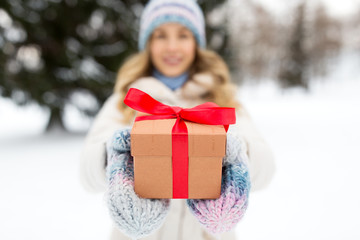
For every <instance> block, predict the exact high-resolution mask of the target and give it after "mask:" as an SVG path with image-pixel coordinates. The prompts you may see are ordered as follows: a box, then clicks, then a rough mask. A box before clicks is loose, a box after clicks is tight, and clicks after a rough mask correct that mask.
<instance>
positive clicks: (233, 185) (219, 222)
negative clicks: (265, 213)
mask: <svg viewBox="0 0 360 240" xmlns="http://www.w3.org/2000/svg"><path fill="white" fill-rule="evenodd" d="M249 192H250V176H249V172H248V157H247V155H246V145H245V142H244V141H243V140H242V139H241V138H240V137H239V136H237V135H234V134H231V133H228V134H227V145H226V156H225V157H224V158H223V168H222V180H221V195H220V197H219V198H218V199H188V200H187V206H188V207H189V209H190V212H191V213H192V214H193V215H194V216H195V217H196V218H197V220H198V221H199V222H200V223H201V225H202V226H203V227H205V229H206V230H207V231H208V232H209V233H211V234H213V235H215V236H217V235H219V234H221V233H223V232H227V231H230V230H231V229H232V228H234V227H235V225H236V224H237V223H238V222H239V221H240V220H241V219H242V217H243V215H244V213H245V211H246V209H247V206H248V198H249Z"/></svg>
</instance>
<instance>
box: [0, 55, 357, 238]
mask: <svg viewBox="0 0 360 240" xmlns="http://www.w3.org/2000/svg"><path fill="white" fill-rule="evenodd" d="M359 63H360V58H359V56H356V55H347V56H346V57H344V58H343V59H342V61H341V62H340V64H337V65H336V66H334V68H333V69H334V70H333V72H332V74H331V75H330V76H329V77H328V78H327V79H323V80H320V79H317V80H316V81H315V82H314V83H313V84H312V85H311V91H310V92H304V91H302V90H301V89H297V88H295V89H292V90H289V91H282V90H279V88H278V87H277V86H276V84H274V83H273V82H271V81H264V82H263V83H261V84H260V85H252V84H250V83H248V84H246V85H245V86H243V87H242V88H241V90H240V93H239V98H240V99H241V101H242V102H243V103H244V105H245V106H246V107H247V109H248V110H249V111H250V114H251V116H252V118H253V120H254V121H255V123H256V125H257V127H258V129H259V131H260V132H261V133H262V135H263V136H264V138H265V139H266V141H267V142H268V143H269V144H270V146H271V148H272V149H273V151H274V155H275V158H276V164H277V172H276V175H275V178H274V179H273V181H272V182H271V183H270V185H269V186H268V188H266V189H264V190H262V191H259V192H254V193H252V194H251V196H250V205H249V209H248V212H247V214H246V215H245V217H244V219H243V220H242V221H241V222H240V223H239V225H238V226H237V229H236V232H237V234H238V237H239V239H243V240H255V239H277V240H279V239H284V240H288V239H292V240H296V239H304V238H306V239H360V231H359V230H358V224H359V222H358V216H359V215H360V204H359V203H360V190H359V186H358V185H359V182H360V175H359V174H358V169H360V153H359V151H358V147H359V145H360V128H359V125H358V124H359V123H360V111H359V109H360V108H359V107H360V106H359V105H360V95H359V90H360V70H359V69H358V66H359ZM47 114H48V113H47V112H46V111H45V110H43V109H41V108H39V107H37V106H35V105H30V106H28V107H26V108H19V107H16V106H15V105H14V104H13V103H12V102H10V101H9V100H7V99H0V189H1V196H0V213H1V214H0V224H1V230H0V239H12V240H15V239H16V240H17V239H19V240H20V239H36V240H42V239H46V240H47V239H88V240H91V239H106V236H108V235H109V233H110V228H111V224H112V223H111V221H110V218H109V216H108V213H107V209H106V206H105V204H104V200H103V195H102V194H101V193H100V194H90V193H87V192H85V191H84V190H83V189H82V187H81V185H80V183H79V180H78V170H79V168H78V164H79V162H78V158H79V154H80V149H81V146H82V144H83V141H84V136H85V135H84V133H82V132H83V131H84V128H85V127H84V126H86V128H87V127H88V123H87V122H85V125H81V124H80V123H81V122H82V121H81V115H79V114H76V113H75V111H74V110H73V109H72V110H69V111H68V113H67V114H68V115H67V117H66V119H67V120H66V121H67V124H68V126H72V130H76V129H77V130H79V131H77V132H75V133H62V132H57V133H51V134H42V130H43V128H44V125H45V124H46V117H47Z"/></svg>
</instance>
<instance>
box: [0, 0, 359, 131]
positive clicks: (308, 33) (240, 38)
mask: <svg viewBox="0 0 360 240" xmlns="http://www.w3.org/2000/svg"><path fill="white" fill-rule="evenodd" d="M146 2H147V0H1V1H0V47H1V51H0V94H1V96H3V97H7V98H11V99H12V100H13V101H15V102H16V103H17V104H19V105H25V104H27V103H29V102H36V103H37V104H39V105H40V106H43V107H45V108H48V109H49V113H50V114H49V121H48V125H47V130H51V129H53V128H55V127H59V126H60V127H61V128H64V124H63V115H64V109H65V107H66V106H67V105H73V106H75V107H76V108H77V109H78V110H79V111H80V112H82V113H83V114H86V115H88V116H94V115H95V114H96V113H97V111H98V110H99V108H100V106H101V105H102V103H103V102H104V101H105V100H106V98H107V97H108V96H109V95H110V94H111V92H112V89H113V85H114V82H115V76H116V72H117V70H118V68H119V67H120V65H121V64H122V62H123V61H124V59H126V58H127V57H129V56H130V55H131V54H133V53H135V52H136V51H137V37H138V30H137V29H138V26H139V20H140V16H141V13H142V11H143V8H144V5H145V4H146ZM198 3H199V4H200V6H201V8H202V9H203V11H204V12H205V15H206V22H207V29H206V31H207V32H206V33H207V42H208V48H210V49H213V50H215V51H216V52H218V53H219V54H220V55H222V56H223V57H224V59H225V60H226V62H227V63H228V65H229V67H230V70H231V72H232V75H233V79H234V81H235V82H236V83H238V84H241V83H244V82H246V81H254V82H256V81H262V80H264V79H271V80H275V81H277V82H278V83H279V85H280V86H282V87H284V88H289V87H302V88H304V89H307V88H308V86H309V81H310V80H312V79H314V78H317V77H323V78H325V77H326V74H327V73H328V70H329V68H331V66H332V64H334V63H336V59H337V58H338V56H339V54H340V52H341V49H343V48H351V49H354V50H355V51H358V52H360V41H359V38H354V36H358V35H359V34H357V35H356V34H354V33H356V32H357V33H360V32H359V31H360V28H359V26H360V18H359V14H355V16H349V17H348V18H345V19H338V18H335V17H333V16H331V15H329V14H328V12H327V10H326V8H325V7H324V6H323V5H321V4H317V5H314V4H312V5H310V4H307V3H309V1H306V0H304V1H300V3H299V4H298V5H296V6H294V7H293V9H291V10H290V11H289V13H288V14H287V15H286V16H283V17H282V18H280V17H278V16H275V14H274V13H273V12H271V11H269V10H268V9H266V8H264V7H263V6H262V5H260V4H258V3H256V2H255V1H253V0H243V1H238V0H222V1H208V0H207V1H206V0H198ZM358 13H360V8H359V11H358ZM81 98H82V100H81V101H80V100H79V99H81ZM84 98H85V101H84Z"/></svg>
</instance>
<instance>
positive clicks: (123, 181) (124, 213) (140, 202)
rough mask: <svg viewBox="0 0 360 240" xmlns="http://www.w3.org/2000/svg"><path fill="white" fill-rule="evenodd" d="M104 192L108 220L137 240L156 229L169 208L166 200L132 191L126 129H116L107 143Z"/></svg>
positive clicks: (131, 172) (128, 141)
mask: <svg viewBox="0 0 360 240" xmlns="http://www.w3.org/2000/svg"><path fill="white" fill-rule="evenodd" d="M106 175H107V179H108V191H107V192H106V196H105V198H106V201H107V206H108V208H109V212H110V215H111V217H112V220H113V221H114V222H115V224H116V226H117V227H118V228H119V230H120V231H121V232H123V233H124V234H126V235H127V236H129V237H131V238H133V239H137V238H141V237H145V236H148V235H150V234H151V233H153V232H154V231H155V230H157V229H158V228H160V226H161V225H162V224H163V222H164V220H165V217H166V214H167V213H168V211H169V206H170V204H169V203H170V202H169V200H168V199H161V200H160V199H144V198H140V197H138V196H137V195H136V193H135V192H134V168H133V158H132V157H131V155H130V130H129V129H125V130H120V131H116V132H115V134H114V135H113V137H112V138H111V139H110V140H109V141H108V142H107V167H106Z"/></svg>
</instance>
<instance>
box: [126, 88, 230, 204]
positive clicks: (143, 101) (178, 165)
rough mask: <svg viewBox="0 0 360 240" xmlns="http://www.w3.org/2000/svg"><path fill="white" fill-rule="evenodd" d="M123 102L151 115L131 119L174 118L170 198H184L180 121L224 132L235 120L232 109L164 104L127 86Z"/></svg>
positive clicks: (185, 180)
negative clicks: (217, 126)
mask: <svg viewBox="0 0 360 240" xmlns="http://www.w3.org/2000/svg"><path fill="white" fill-rule="evenodd" d="M124 103H125V104H126V105H128V106H129V107H131V108H132V109H135V110H137V111H140V112H143V113H149V114H152V115H149V116H138V117H136V119H135V121H143V120H156V119H172V118H176V122H175V124H174V126H173V128H172V169H173V198H188V185H189V184H188V164H189V161H188V131H187V127H186V124H185V121H184V120H186V121H191V122H196V123H201V124H207V125H224V128H225V130H226V131H227V130H228V128H229V124H234V123H235V121H236V118H235V108H228V107H219V106H218V105H216V104H215V103H212V102H207V103H204V104H200V105H198V106H196V107H193V108H181V107H176V106H168V105H165V104H163V103H161V102H159V101H157V100H155V99H154V98H152V97H151V96H150V95H148V94H146V93H145V92H143V91H140V90H139V89H136V88H130V89H129V91H128V93H127V95H126V97H125V99H124Z"/></svg>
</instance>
